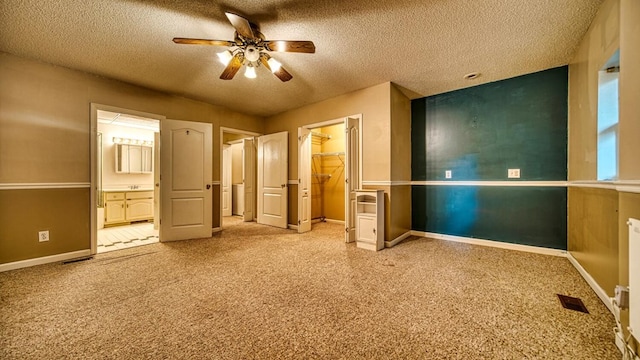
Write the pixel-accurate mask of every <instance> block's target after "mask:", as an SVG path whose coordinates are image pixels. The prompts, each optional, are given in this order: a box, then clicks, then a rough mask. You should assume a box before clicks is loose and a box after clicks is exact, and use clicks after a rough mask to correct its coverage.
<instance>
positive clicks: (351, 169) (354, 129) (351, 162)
mask: <svg viewBox="0 0 640 360" xmlns="http://www.w3.org/2000/svg"><path fill="white" fill-rule="evenodd" d="M344 128H345V132H346V134H345V135H346V136H345V141H346V143H345V148H344V149H345V153H346V156H345V158H346V161H345V169H344V174H345V176H344V182H345V184H344V191H345V197H344V198H345V212H344V220H345V228H346V231H345V241H346V242H354V241H356V190H357V189H358V188H359V187H360V178H359V172H360V170H359V169H360V164H359V159H360V154H359V153H360V151H359V144H358V142H359V132H360V122H359V119H354V118H346V119H345V122H344Z"/></svg>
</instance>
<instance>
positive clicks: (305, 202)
mask: <svg viewBox="0 0 640 360" xmlns="http://www.w3.org/2000/svg"><path fill="white" fill-rule="evenodd" d="M360 123H361V116H360V115H357V116H350V117H346V118H340V119H336V120H331V121H327V122H323V123H318V124H311V125H307V126H304V127H301V128H299V129H298V135H299V136H298V140H299V143H298V145H299V152H298V166H299V167H298V172H299V185H298V231H299V232H306V231H312V230H313V224H314V223H317V222H333V223H338V224H343V225H344V228H345V241H346V242H352V241H355V221H354V220H355V204H354V202H355V190H356V189H359V188H360V178H361V175H360V164H361V160H360V154H361V151H360V143H361V141H360V136H361V135H360V128H361V126H360Z"/></svg>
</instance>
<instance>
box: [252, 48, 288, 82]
mask: <svg viewBox="0 0 640 360" xmlns="http://www.w3.org/2000/svg"><path fill="white" fill-rule="evenodd" d="M269 59H271V56H269V54H265V53H262V54H260V63H261V64H262V65H263V66H264V67H265V68H267V70H269V71H271V72H273V75H275V76H276V77H277V78H278V79H280V80H281V81H282V82H287V81H289V80H291V79H293V76H292V75H291V74H289V72H288V71H287V70H285V69H284V68H283V67H282V66H280V69H278V70H277V71H272V70H271V66H269Z"/></svg>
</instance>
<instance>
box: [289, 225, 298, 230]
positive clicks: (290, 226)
mask: <svg viewBox="0 0 640 360" xmlns="http://www.w3.org/2000/svg"><path fill="white" fill-rule="evenodd" d="M287 228H288V229H291V230H298V225H293V224H288V225H287Z"/></svg>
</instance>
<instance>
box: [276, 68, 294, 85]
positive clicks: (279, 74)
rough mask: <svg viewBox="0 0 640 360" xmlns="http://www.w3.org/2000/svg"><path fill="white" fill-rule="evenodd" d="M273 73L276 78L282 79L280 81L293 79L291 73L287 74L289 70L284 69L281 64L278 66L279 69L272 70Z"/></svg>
mask: <svg viewBox="0 0 640 360" xmlns="http://www.w3.org/2000/svg"><path fill="white" fill-rule="evenodd" d="M273 75H275V76H276V77H277V78H278V79H280V80H282V82H287V81H289V80H291V79H293V75H291V74H289V72H288V71H287V70H285V69H284V68H283V67H282V66H280V69H278V71H276V72H274V73H273Z"/></svg>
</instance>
